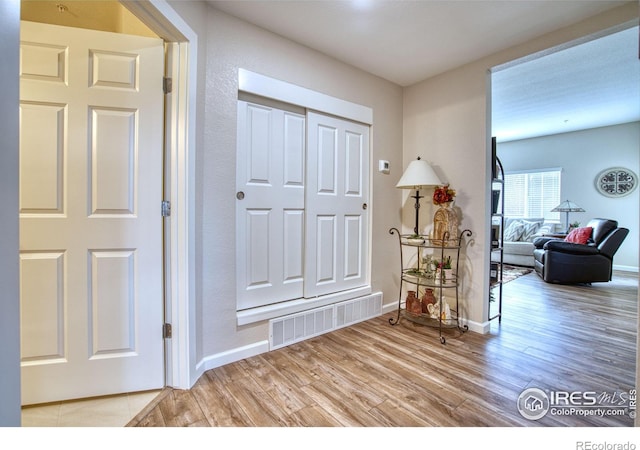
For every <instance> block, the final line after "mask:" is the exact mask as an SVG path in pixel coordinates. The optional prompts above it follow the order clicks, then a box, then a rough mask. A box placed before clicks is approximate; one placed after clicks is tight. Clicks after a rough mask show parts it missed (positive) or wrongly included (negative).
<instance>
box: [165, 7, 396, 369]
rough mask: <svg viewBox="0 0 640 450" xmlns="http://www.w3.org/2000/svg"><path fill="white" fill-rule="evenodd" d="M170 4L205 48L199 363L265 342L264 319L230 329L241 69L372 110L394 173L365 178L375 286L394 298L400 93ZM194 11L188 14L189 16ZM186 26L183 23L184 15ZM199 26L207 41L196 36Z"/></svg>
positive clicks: (237, 25)
mask: <svg viewBox="0 0 640 450" xmlns="http://www.w3.org/2000/svg"><path fill="white" fill-rule="evenodd" d="M172 6H173V7H174V8H175V9H176V11H178V12H179V13H181V14H182V15H183V17H185V20H187V21H188V22H189V24H190V25H191V26H192V27H194V29H196V31H197V32H199V39H201V40H202V41H206V44H203V45H202V46H201V53H200V54H199V56H198V64H199V67H200V69H199V71H202V73H204V74H206V80H204V85H203V89H204V91H203V92H201V93H202V95H201V96H200V95H199V99H198V102H199V108H200V107H202V108H203V109H204V123H202V124H199V125H198V127H199V129H198V131H197V134H198V136H200V137H201V138H202V142H199V143H198V150H197V153H198V154H197V156H196V158H197V169H196V170H197V173H196V177H197V179H196V189H197V191H198V192H197V194H196V210H197V211H198V212H197V215H198V216H197V218H196V221H197V224H196V241H197V242H196V247H197V252H198V254H197V263H198V264H197V265H198V268H197V273H196V286H197V287H196V291H197V292H196V303H197V305H196V320H197V330H196V340H197V343H196V355H197V357H196V359H197V360H202V359H206V358H214V359H215V358H216V357H217V356H219V355H220V354H222V353H223V352H228V351H235V350H237V349H240V348H242V347H243V346H250V345H252V344H254V343H256V342H260V341H264V340H267V339H268V324H267V322H262V323H257V324H253V325H247V326H242V327H239V326H237V325H236V292H235V270H236V267H235V207H236V201H237V200H236V198H235V166H236V158H235V153H236V121H237V118H236V100H237V89H238V69H239V68H244V69H247V70H250V71H253V72H257V73H260V74H263V75H266V76H269V77H272V78H275V79H279V80H283V81H286V82H288V83H292V84H296V85H299V86H302V87H305V88H308V89H312V90H315V91H318V92H321V93H324V94H327V95H330V96H333V97H338V98H341V99H344V100H347V101H350V102H354V103H358V104H362V105H364V106H368V107H370V108H372V109H373V122H374V123H373V126H372V161H373V165H375V167H377V161H378V160H379V159H385V160H389V161H390V164H391V174H389V175H383V174H380V173H378V172H377V170H374V171H373V172H372V184H373V190H372V201H371V212H372V218H373V220H372V226H373V236H372V237H373V248H372V266H373V267H372V285H373V289H374V290H380V291H382V292H383V295H384V298H385V300H386V301H387V302H389V301H392V299H393V297H394V296H395V297H396V299H397V272H398V269H399V257H398V255H397V251H398V250H397V242H396V243H395V245H394V240H393V237H392V236H390V235H389V233H388V230H389V228H390V227H393V226H398V225H399V221H400V201H401V192H400V191H399V190H398V189H396V188H395V187H394V186H395V183H396V182H397V180H398V179H399V177H400V175H401V171H402V89H401V88H400V87H399V86H396V85H394V84H392V83H389V82H387V81H384V80H382V79H380V78H377V77H374V76H372V75H369V74H367V73H365V72H362V71H360V70H357V69H354V68H352V67H350V66H348V65H345V64H342V63H340V62H338V61H336V60H334V59H332V58H328V57H326V56H324V55H322V54H320V53H318V52H316V51H313V50H310V49H309V48H306V47H304V46H301V45H299V44H295V43H293V42H291V41H289V40H286V39H283V38H281V37H279V36H277V35H275V34H272V33H269V32H266V31H264V30H262V29H260V28H257V27H255V26H252V25H249V24H247V23H245V22H243V21H240V20H237V19H234V18H233V17H231V16H228V15H226V14H224V13H221V12H218V11H216V10H214V9H213V8H210V7H208V6H207V7H205V8H204V11H206V19H205V20H204V23H201V24H195V25H194V20H195V17H193V11H194V8H196V6H194V5H191V6H188V5H183V4H181V2H173V3H172ZM189 8H191V9H189ZM190 16H191V17H192V18H193V19H190V18H189V17H190ZM205 28H206V34H202V32H203V31H204V29H205Z"/></svg>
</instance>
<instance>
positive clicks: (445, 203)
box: [433, 184, 459, 247]
mask: <svg viewBox="0 0 640 450" xmlns="http://www.w3.org/2000/svg"><path fill="white" fill-rule="evenodd" d="M455 196H456V191H454V190H453V189H451V188H450V187H449V185H448V184H445V185H443V186H440V187H438V188H437V189H436V190H435V191H434V193H433V204H434V205H438V209H437V211H436V213H435V214H434V216H433V243H434V244H436V245H442V246H445V247H448V246H453V243H454V242H455V239H457V237H458V225H459V223H458V215H457V214H456V212H455V211H454V209H453V200H454V198H455Z"/></svg>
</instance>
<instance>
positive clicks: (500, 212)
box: [487, 157, 505, 323]
mask: <svg viewBox="0 0 640 450" xmlns="http://www.w3.org/2000/svg"><path fill="white" fill-rule="evenodd" d="M491 192H492V194H493V195H499V196H500V197H502V198H501V199H500V200H499V203H496V202H497V201H496V200H494V199H493V198H492V202H493V203H492V209H491V236H490V239H491V251H490V252H489V255H490V256H489V272H490V275H489V276H490V279H489V307H488V312H487V316H488V319H489V320H490V321H491V320H494V319H498V323H500V322H501V321H502V285H503V280H502V273H503V267H504V247H503V243H504V198H505V197H504V168H503V167H502V162H500V158H497V157H496V167H495V173H494V174H493V179H492V180H491ZM496 193H497V194H496ZM496 204H499V205H500V208H496ZM494 218H497V219H498V220H497V222H498V223H497V224H496V223H494ZM495 227H498V231H497V233H496V232H495ZM492 303H494V304H496V309H497V312H495V313H494V312H492Z"/></svg>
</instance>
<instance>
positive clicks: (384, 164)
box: [378, 159, 390, 173]
mask: <svg viewBox="0 0 640 450" xmlns="http://www.w3.org/2000/svg"><path fill="white" fill-rule="evenodd" d="M378 172H380V173H389V172H390V169H389V161H384V160H382V159H381V160H380V161H378Z"/></svg>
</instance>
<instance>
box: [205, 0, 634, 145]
mask: <svg viewBox="0 0 640 450" xmlns="http://www.w3.org/2000/svg"><path fill="white" fill-rule="evenodd" d="M207 1H208V3H209V4H211V5H212V6H213V7H214V8H216V9H219V10H221V11H224V12H226V13H228V14H231V15H233V16H236V17H238V18H241V19H243V20H246V21H247V22H250V23H253V24H255V25H257V26H259V27H262V28H264V29H266V30H269V31H271V32H273V33H276V34H279V35H281V36H284V37H286V38H288V39H291V40H293V41H295V42H298V43H300V44H303V45H305V46H308V47H310V48H313V49H315V50H318V51H320V52H322V53H324V54H327V55H329V56H332V57H334V58H336V59H338V60H340V61H343V62H345V63H348V64H350V65H353V66H355V67H358V68H360V69H362V70H364V71H367V72H369V73H372V74H374V75H377V76H379V77H381V78H384V79H386V80H389V81H391V82H393V83H396V84H398V85H400V86H410V85H412V84H415V83H417V82H419V81H422V80H425V79H427V78H429V77H432V76H434V75H437V74H440V73H443V72H446V71H447V70H450V69H453V68H455V67H459V66H461V65H463V64H466V63H468V62H471V61H474V60H477V59H480V58H482V57H484V56H488V55H490V54H493V53H496V52H498V51H500V50H504V49H506V48H509V47H512V46H514V45H518V44H521V43H523V42H526V41H529V40H531V39H533V38H535V37H538V36H541V35H543V34H545V33H548V32H551V31H553V30H556V29H558V28H561V27H564V26H567V25H570V24H573V23H576V22H579V21H581V20H583V19H585V18H587V17H590V16H593V15H596V14H599V13H601V12H603V11H605V10H608V9H611V8H615V7H618V6H620V5H622V4H625V3H628V2H625V1H605V0H572V1H558V0H532V1H530V0H518V1H514V0H502V1H497V0H471V1H465V0H457V1H455V0H448V1H445V0H441V1H437V0H414V1H408V0H407V1H403V0H289V1H277V0H270V1H269V0H255V1H254V0H244V1H237V0H232V1H228V0H224V1H219V0H207ZM632 3H633V2H632ZM639 78H640V62H639V60H638V28H637V27H635V28H633V29H631V30H629V31H625V32H622V33H617V34H615V35H614V36H610V37H607V38H604V39H601V40H596V41H591V42H588V43H586V44H584V45H580V46H574V47H572V48H569V49H566V50H564V51H561V52H556V53H552V54H550V55H548V56H545V57H542V58H536V59H533V60H531V61H528V62H526V63H523V64H519V65H515V66H513V67H510V68H508V69H502V70H500V71H498V72H496V73H495V75H494V79H493V83H492V85H493V93H494V98H493V105H492V109H493V128H494V130H493V135H495V136H497V137H498V139H499V140H500V141H504V140H514V139H523V138H527V137H534V136H540V135H545V134H555V133H558V132H566V131H574V130H579V129H584V128H592V127H595V126H605V125H612V124H616V123H626V122H631V121H637V120H640V88H639V86H638V80H639Z"/></svg>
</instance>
